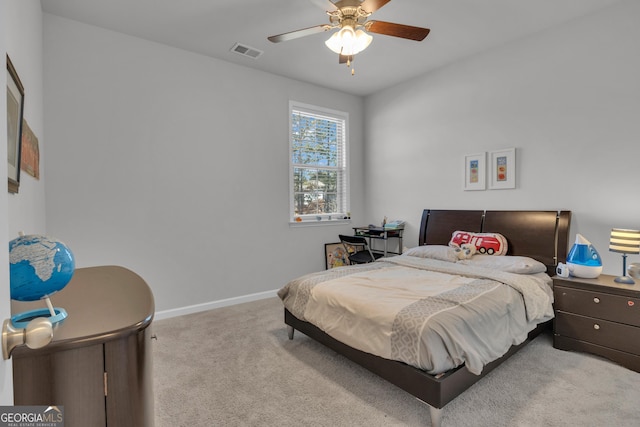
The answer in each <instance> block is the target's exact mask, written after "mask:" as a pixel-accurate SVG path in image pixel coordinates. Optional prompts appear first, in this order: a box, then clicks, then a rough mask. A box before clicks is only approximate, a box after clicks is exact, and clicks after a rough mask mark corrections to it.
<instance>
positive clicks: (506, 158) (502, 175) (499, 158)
mask: <svg viewBox="0 0 640 427" xmlns="http://www.w3.org/2000/svg"><path fill="white" fill-rule="evenodd" d="M489 161H490V162H491V172H490V176H489V188H490V189H492V190H499V189H503V188H516V149H515V148H506V149H504V150H497V151H491V152H490V153H489Z"/></svg>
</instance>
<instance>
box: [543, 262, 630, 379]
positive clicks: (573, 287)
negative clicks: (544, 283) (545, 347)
mask: <svg viewBox="0 0 640 427" xmlns="http://www.w3.org/2000/svg"><path fill="white" fill-rule="evenodd" d="M613 279H615V277H614V276H609V275H606V274H602V275H600V277H598V278H596V279H580V278H576V277H569V278H565V277H558V276H555V277H554V278H553V294H554V298H555V303H554V311H555V315H556V317H555V320H554V327H553V330H554V334H553V346H554V347H555V348H558V349H561V350H576V351H584V352H588V353H592V354H597V355H599V356H602V357H606V358H607V359H610V360H613V361H614V362H617V363H619V364H621V365H623V366H625V367H627V368H629V369H632V370H634V371H636V372H640V283H638V282H636V284H635V285H623V284H619V283H616V282H614V281H613Z"/></svg>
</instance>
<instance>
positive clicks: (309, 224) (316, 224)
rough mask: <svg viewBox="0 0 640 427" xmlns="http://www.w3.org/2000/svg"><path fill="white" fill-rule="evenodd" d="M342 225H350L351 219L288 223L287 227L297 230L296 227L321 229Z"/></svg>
mask: <svg viewBox="0 0 640 427" xmlns="http://www.w3.org/2000/svg"><path fill="white" fill-rule="evenodd" d="M343 224H351V219H323V220H320V221H300V222H295V221H291V222H289V227H292V228H298V227H323V226H328V225H343Z"/></svg>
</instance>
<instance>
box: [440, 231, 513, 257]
mask: <svg viewBox="0 0 640 427" xmlns="http://www.w3.org/2000/svg"><path fill="white" fill-rule="evenodd" d="M463 243H471V244H473V245H474V246H475V247H476V252H477V253H480V254H487V255H506V254H507V249H509V246H508V245H507V239H505V237H504V236H503V235H502V234H499V233H473V232H470V231H459V230H456V231H454V232H453V234H452V235H451V241H449V246H453V247H460V245H462V244H463Z"/></svg>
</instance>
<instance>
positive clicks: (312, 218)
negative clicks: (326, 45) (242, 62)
mask: <svg viewBox="0 0 640 427" xmlns="http://www.w3.org/2000/svg"><path fill="white" fill-rule="evenodd" d="M294 111H300V112H301V113H304V114H309V115H317V116H320V118H322V117H326V118H328V119H332V120H337V121H341V122H342V138H341V139H342V149H341V150H339V158H338V163H339V165H341V166H337V167H336V166H334V167H326V168H323V167H315V169H321V170H338V171H339V172H341V175H342V182H341V183H340V182H338V183H337V184H338V190H337V197H338V198H340V197H342V199H343V200H342V202H341V203H342V204H343V206H342V209H341V210H340V209H337V210H338V211H339V212H335V213H330V214H329V213H321V214H305V215H296V214H295V209H296V203H295V196H296V188H295V179H294V176H295V170H296V169H297V168H299V167H300V164H297V163H294V162H293V153H294V152H293V147H294V138H293V136H294V135H293V134H294V132H293V114H294ZM348 135H349V113H347V112H344V111H338V110H333V109H329V108H324V107H319V106H316V105H310V104H305V103H301V102H297V101H289V224H290V225H294V226H317V225H328V224H336V223H348V222H350V212H349V211H350V203H351V198H350V183H349V173H350V170H349V137H348ZM309 168H310V169H311V168H312V167H309ZM339 174H340V173H339ZM297 218H300V219H299V220H297ZM318 218H320V219H318Z"/></svg>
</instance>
